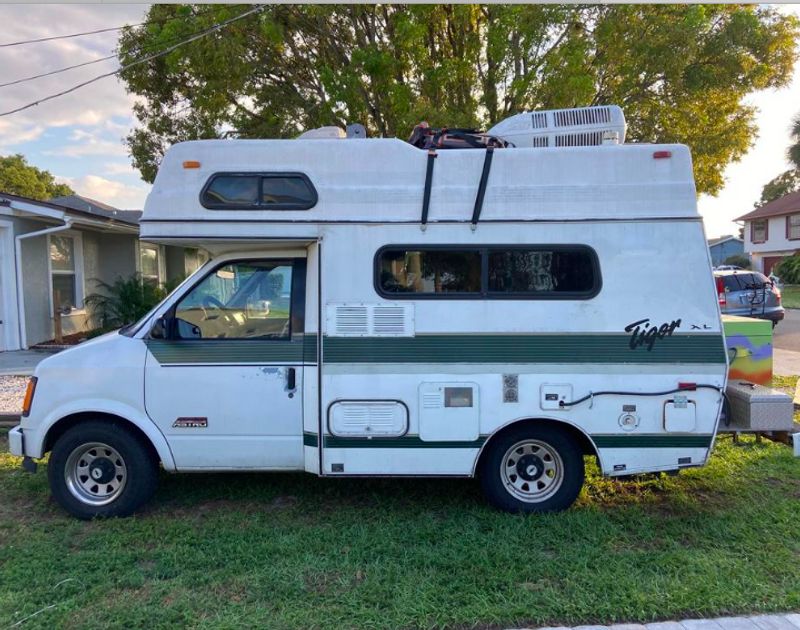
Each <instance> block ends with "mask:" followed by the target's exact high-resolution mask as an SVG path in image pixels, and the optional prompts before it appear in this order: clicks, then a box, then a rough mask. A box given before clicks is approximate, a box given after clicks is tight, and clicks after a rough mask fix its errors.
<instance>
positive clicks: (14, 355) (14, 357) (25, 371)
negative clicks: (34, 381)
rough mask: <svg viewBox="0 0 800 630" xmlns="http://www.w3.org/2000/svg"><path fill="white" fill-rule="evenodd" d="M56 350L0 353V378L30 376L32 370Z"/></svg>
mask: <svg viewBox="0 0 800 630" xmlns="http://www.w3.org/2000/svg"><path fill="white" fill-rule="evenodd" d="M56 352H58V350H55V351H51V350H15V351H9V352H0V376H30V375H31V374H33V370H34V368H35V367H36V366H37V365H39V362H40V361H43V360H44V359H46V358H47V357H49V356H50V355H51V354H55V353H56Z"/></svg>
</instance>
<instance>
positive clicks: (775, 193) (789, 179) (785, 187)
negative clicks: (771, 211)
mask: <svg viewBox="0 0 800 630" xmlns="http://www.w3.org/2000/svg"><path fill="white" fill-rule="evenodd" d="M796 190H800V169H789V170H788V171H786V172H785V173H781V174H780V175H778V176H777V177H776V178H775V179H772V180H771V181H769V182H767V183H766V184H765V185H764V188H762V189H761V199H759V200H758V201H757V202H756V203H755V207H756V208H760V207H761V206H763V205H764V204H765V203H769V202H770V201H774V200H775V199H780V198H781V197H785V196H786V195H788V194H789V193H792V192H794V191H796Z"/></svg>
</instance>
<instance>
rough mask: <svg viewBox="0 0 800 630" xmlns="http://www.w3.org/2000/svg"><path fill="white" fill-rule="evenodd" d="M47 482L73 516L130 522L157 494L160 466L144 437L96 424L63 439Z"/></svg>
mask: <svg viewBox="0 0 800 630" xmlns="http://www.w3.org/2000/svg"><path fill="white" fill-rule="evenodd" d="M47 476H48V479H49V481H50V489H51V491H52V493H53V497H54V498H55V499H56V501H58V503H59V504H60V505H61V506H62V507H63V508H64V509H65V510H66V511H67V512H69V513H70V514H72V515H73V516H76V517H78V518H81V519H89V518H95V517H110V516H128V515H130V514H132V513H133V512H134V511H136V510H137V509H138V508H139V507H141V506H142V505H143V504H144V503H145V502H147V500H148V499H150V497H151V496H152V495H153V493H154V492H155V489H156V485H157V481H158V461H157V460H156V458H155V457H154V456H153V454H152V452H151V450H150V448H149V447H148V445H147V444H146V443H145V442H144V441H143V440H142V439H141V438H140V437H139V436H138V435H136V434H134V433H132V432H131V431H129V430H128V429H125V428H124V427H121V426H119V425H117V424H114V423H111V422H103V421H94V420H93V421H88V422H81V423H80V424H77V425H75V426H73V427H71V428H69V429H67V430H66V431H65V432H64V434H63V435H61V437H59V438H58V440H57V441H56V443H55V445H54V446H53V451H52V453H51V454H50V461H49V463H48V465H47Z"/></svg>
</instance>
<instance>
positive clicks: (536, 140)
mask: <svg viewBox="0 0 800 630" xmlns="http://www.w3.org/2000/svg"><path fill="white" fill-rule="evenodd" d="M531 141H532V143H533V147H534V148H537V149H546V148H547V147H549V146H550V142H549V138H548V137H547V136H534V137H533V138H531Z"/></svg>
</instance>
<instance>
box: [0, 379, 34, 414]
mask: <svg viewBox="0 0 800 630" xmlns="http://www.w3.org/2000/svg"><path fill="white" fill-rule="evenodd" d="M27 384H28V377H27V376H0V414H15V413H20V411H22V400H23V398H25V387H26V386H27Z"/></svg>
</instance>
